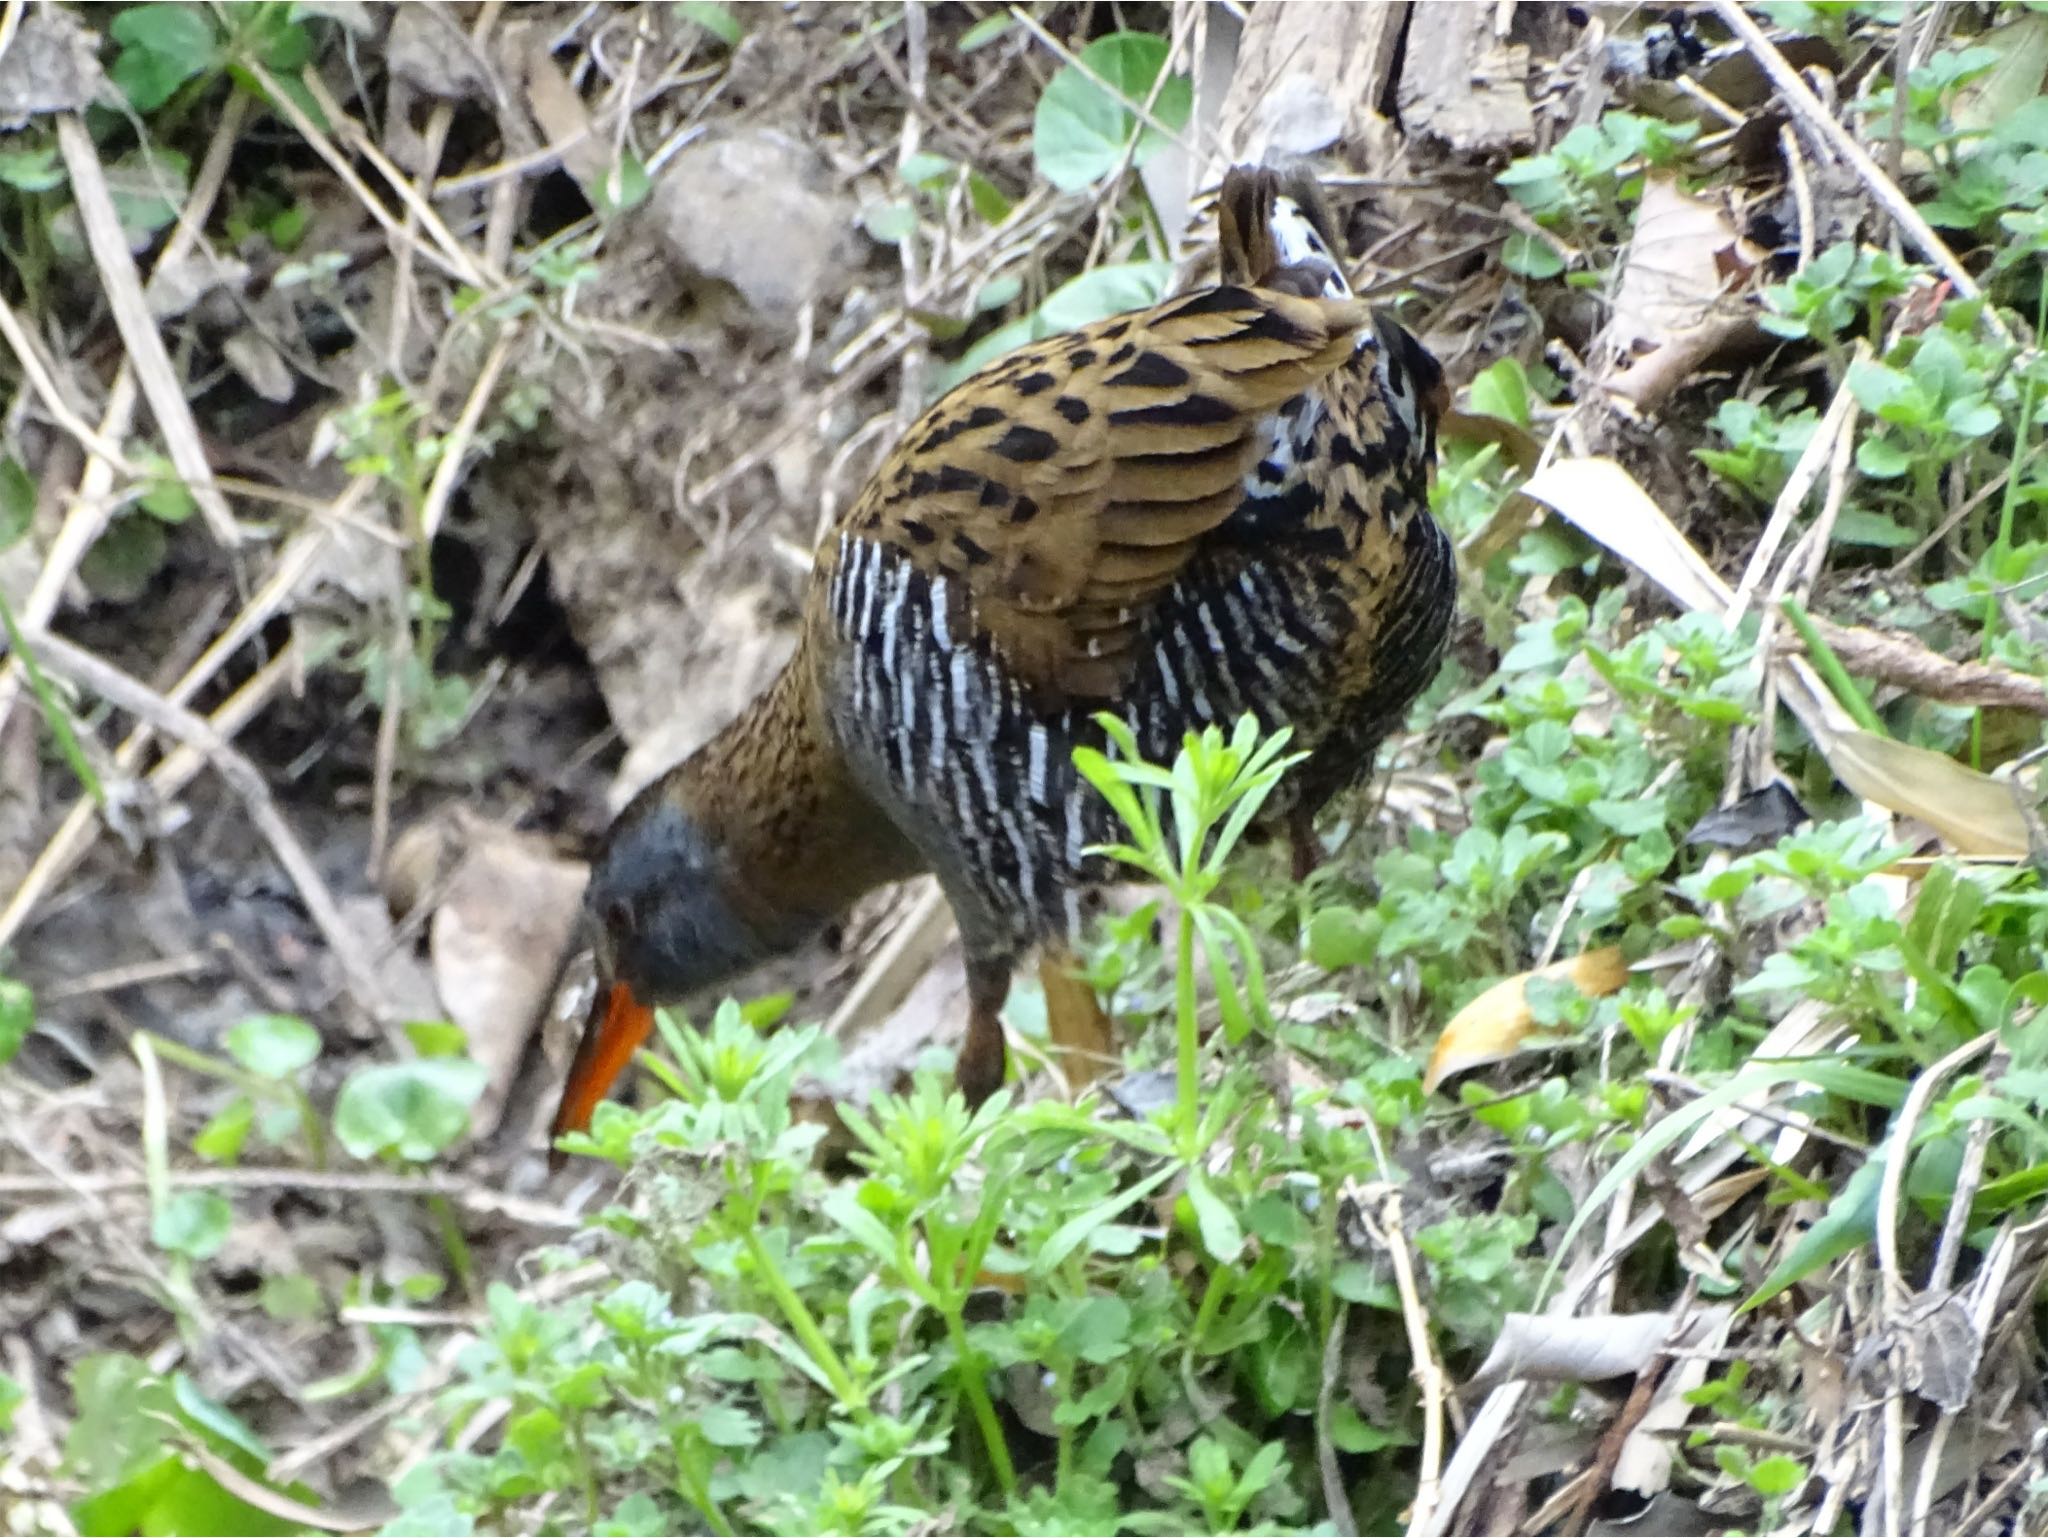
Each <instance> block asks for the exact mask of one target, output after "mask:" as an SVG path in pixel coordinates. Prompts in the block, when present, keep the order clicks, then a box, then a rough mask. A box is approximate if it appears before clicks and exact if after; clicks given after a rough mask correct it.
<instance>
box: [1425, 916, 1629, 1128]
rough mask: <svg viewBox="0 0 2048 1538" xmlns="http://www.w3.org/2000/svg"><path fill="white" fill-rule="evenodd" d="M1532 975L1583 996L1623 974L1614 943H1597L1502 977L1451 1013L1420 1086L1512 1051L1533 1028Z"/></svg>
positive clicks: (1428, 1087) (1607, 987)
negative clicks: (1590, 948) (1567, 985)
mask: <svg viewBox="0 0 2048 1538" xmlns="http://www.w3.org/2000/svg"><path fill="white" fill-rule="evenodd" d="M1532 978H1543V979H1545V980H1546V981H1558V982H1569V983H1571V984H1572V985H1573V986H1574V987H1576V988H1577V989H1578V990H1579V992H1581V993H1583V994H1585V995H1586V996H1587V997H1589V998H1602V997H1605V996H1606V995H1607V994H1610V993H1613V992H1614V991H1615V990H1617V989H1618V988H1620V987H1621V985H1622V984H1623V983H1624V982H1626V981H1627V980H1628V966H1627V964H1626V963H1625V962H1623V961H1622V959H1621V948H1620V947H1619V946H1614V945H1609V946H1603V947H1602V948H1601V949H1599V950H1597V951H1587V952H1586V953H1585V954H1583V955H1579V956H1574V957H1572V958H1571V959H1570V960H1568V961H1556V962H1552V963H1551V964H1550V965H1549V966H1547V967H1538V968H1537V969H1536V970H1535V971H1533V972H1517V973H1516V974H1515V975H1514V976H1513V977H1506V978H1502V979H1501V980H1500V981H1499V982H1497V983H1495V984H1494V985H1493V986H1492V987H1491V988H1489V989H1487V990H1486V991H1485V992H1484V993H1482V994H1480V995H1479V997H1478V998H1476V999H1474V1000H1473V1001H1472V1002H1471V1003H1469V1004H1467V1005H1466V1006H1465V1007H1464V1008H1463V1009H1461V1010H1459V1011H1458V1012H1457V1014H1455V1015H1453V1016H1452V1017H1451V1021H1450V1024H1448V1025H1446V1026H1445V1027H1444V1031H1443V1034H1442V1035H1441V1036H1439V1037H1438V1038H1437V1042H1436V1050H1435V1051H1434V1052H1432V1053H1430V1055H1429V1067H1428V1068H1427V1069H1426V1070H1424V1072H1423V1075H1422V1091H1423V1093H1424V1094H1430V1093H1433V1092H1434V1091H1435V1089H1436V1087H1437V1086H1438V1085H1439V1084H1441V1083H1443V1081H1444V1080H1445V1079H1447V1078H1449V1077H1450V1076H1451V1075H1452V1074H1454V1073H1463V1072H1465V1070H1467V1069H1468V1068H1479V1067H1483V1066H1484V1065H1485V1064H1487V1063H1497V1062H1500V1061H1501V1060H1502V1059H1503V1058H1507V1057H1511V1056H1513V1055H1514V1052H1515V1049H1516V1048H1517V1047H1519V1046H1520V1045H1521V1044H1522V1041H1523V1039H1524V1038H1526V1037H1527V1036H1528V1035H1529V1033H1530V1032H1531V1031H1532V1030H1534V1029H1535V1026H1536V1017H1535V1015H1534V1014H1533V1013H1532V1012H1531V1010H1530V1008H1529V992H1528V989H1529V982H1530V980H1531V979H1532Z"/></svg>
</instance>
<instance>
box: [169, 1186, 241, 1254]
mask: <svg viewBox="0 0 2048 1538" xmlns="http://www.w3.org/2000/svg"><path fill="white" fill-rule="evenodd" d="M234 1226H235V1209H234V1208H233V1207H232V1206H230V1205H229V1204H228V1199H227V1198H226V1197H224V1196H222V1195H221V1194H220V1193H219V1192H218V1191H173V1192H172V1193H171V1198H170V1200H169V1201H167V1202H165V1203H164V1204H163V1206H162V1207H160V1208H158V1209H157V1212H156V1216H155V1217H154V1218H153V1219H152V1220H151V1222H150V1225H149V1237H150V1240H151V1242H153V1243H154V1244H155V1245H156V1247H157V1248H158V1249H160V1250H169V1251H170V1252H171V1253H172V1254H174V1255H183V1256H186V1257H188V1258H189V1259H192V1260H207V1259H210V1258H211V1257H213V1256H214V1255H216V1254H218V1253H219V1252H220V1247H221V1246H222V1245H223V1244H225V1243H227V1240H228V1231H229V1230H230V1229H232V1228H233V1227H234Z"/></svg>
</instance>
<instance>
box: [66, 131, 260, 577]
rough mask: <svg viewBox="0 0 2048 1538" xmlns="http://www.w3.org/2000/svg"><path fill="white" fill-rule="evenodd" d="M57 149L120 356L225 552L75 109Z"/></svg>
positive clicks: (193, 434) (183, 411) (233, 537)
mask: <svg viewBox="0 0 2048 1538" xmlns="http://www.w3.org/2000/svg"><path fill="white" fill-rule="evenodd" d="M57 145H58V148H60V149H61V150H62V151H63V152H64V166H65V169H66V170H67V171H68V172H69V173H70V177H71V192H72V196H73V197H74V198H75V199H76V200H77V203H78V217H79V222H80V223H82V224H83V225H84V226H85V240H86V244H87V245H88V246H90V247H91V248H92V256H93V262H94V264H95V265H96V266H97V267H98V268H99V274H100V283H101V285H102V286H103V287H104V288H105V289H106V291H107V304H108V306H109V307H110V308H111V309H112V310H113V312H114V325H115V327H116V328H117V329H118V330H119V331H120V333H121V343H122V345H123V346H124V347H126V348H127V350H128V359H129V361H130V362H131V363H133V364H134V365H135V377H136V378H137V379H138V380H139V381H140V382H141V384H142V394H143V398H144V399H145V400H147V401H148V402H149V409H150V413H151V415H153V416H154V417H155V418H156V425H157V431H159V432H161V433H162V434H163V436H164V448H165V450H166V452H168V453H169V454H170V456H171V463H172V464H173V465H176V466H177V468H178V474H179V476H180V477H182V478H183V480H184V482H185V485H186V488H187V489H188V490H189V491H190V492H191V493H192V500H193V501H194V502H196V503H198V505H199V514H200V516H201V517H202V518H204V519H205V520H206V525H207V527H208V528H209V529H211V530H212V531H213V537H214V538H215V539H216V540H218V541H219V542H220V543H221V544H222V545H223V546H225V547H226V548H228V549H230V550H232V549H233V548H234V547H235V546H237V545H239V544H240V543H241V541H242V531H241V529H240V528H239V527H238V526H237V525H236V523H235V517H234V514H233V513H231V512H229V511H228V502H227V498H226V497H224V496H222V495H221V493H220V488H219V487H218V486H216V485H214V483H213V466H212V465H210V464H208V463H207V459H206V450H205V449H204V448H203V447H202V446H201V444H200V441H199V424H198V423H197V422H195V421H194V420H193V419H192V406H191V403H190V402H189V401H187V400H186V399H185V387H184V385H183V384H182V383H180V382H179V379H178V371H177V369H176V368H175V367H173V366H172V364H171V355H170V352H169V351H168V350H167V349H166V348H165V347H164V339H163V336H162V334H161V333H159V332H158V331H157V329H156V319H155V317H154V316H152V315H151V314H150V313H149V301H148V300H147V299H145V298H144V297H143V294H142V275H141V274H140V273H139V272H137V271H136V268H135V257H134V255H133V253H131V252H130V251H129V249H128V237H127V236H126V235H125V234H123V233H122V230H121V216H120V215H119V214H118V213H116V212H115V211H114V198H113V194H112V193H111V192H109V191H108V190H107V177H106V173H105V172H104V171H103V170H102V169H101V168H100V157H99V151H98V150H96V149H94V148H93V143H92V135H90V134H88V133H87V132H86V131H85V123H84V120H83V119H81V118H80V117H79V116H78V114H77V113H75V112H62V113H59V114H58V115H57Z"/></svg>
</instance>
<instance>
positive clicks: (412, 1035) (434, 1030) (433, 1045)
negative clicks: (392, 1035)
mask: <svg viewBox="0 0 2048 1538" xmlns="http://www.w3.org/2000/svg"><path fill="white" fill-rule="evenodd" d="M405 1039H406V1040H407V1041H409V1042H411V1043H412V1049H413V1051H415V1052H417V1053H419V1055H420V1056H421V1057H462V1056H464V1055H466V1054H467V1053H468V1051H469V1032H467V1031H465V1030H464V1029H463V1028H462V1027H461V1026H459V1025H457V1024H456V1023H455V1022H454V1021H453V1020H408V1021H406V1022H405Z"/></svg>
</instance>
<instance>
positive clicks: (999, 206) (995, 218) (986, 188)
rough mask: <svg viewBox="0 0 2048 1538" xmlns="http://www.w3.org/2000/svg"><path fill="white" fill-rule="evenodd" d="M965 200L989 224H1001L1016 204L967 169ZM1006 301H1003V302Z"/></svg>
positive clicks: (996, 280) (999, 280) (994, 283)
mask: <svg viewBox="0 0 2048 1538" xmlns="http://www.w3.org/2000/svg"><path fill="white" fill-rule="evenodd" d="M967 201H968V202H969V203H971V204H973V205H974V212H975V215H976V217H978V218H981V219H984V220H986V221H987V222H988V223H990V224H1001V223H1002V222H1003V221H1004V220H1005V219H1007V218H1009V217H1010V210H1011V209H1012V208H1013V207H1015V206H1016V205H1014V204H1013V203H1011V201H1010V200H1009V199H1008V198H1006V197H1004V196H1003V190H1002V188H1000V187H998V186H997V185H996V184H995V183H994V182H992V181H990V180H989V179H988V178H987V177H986V176H983V175H982V174H981V173H980V172H979V171H969V172H968V173H967ZM1002 281H1003V280H1002V279H1001V278H998V279H995V280H994V282H991V283H990V284H989V285H988V286H989V288H994V287H995V286H996V284H997V283H1000V282H1002ZM983 292H987V290H983ZM1007 302H1008V301H1005V303H1007ZM981 308H987V306H981Z"/></svg>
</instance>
